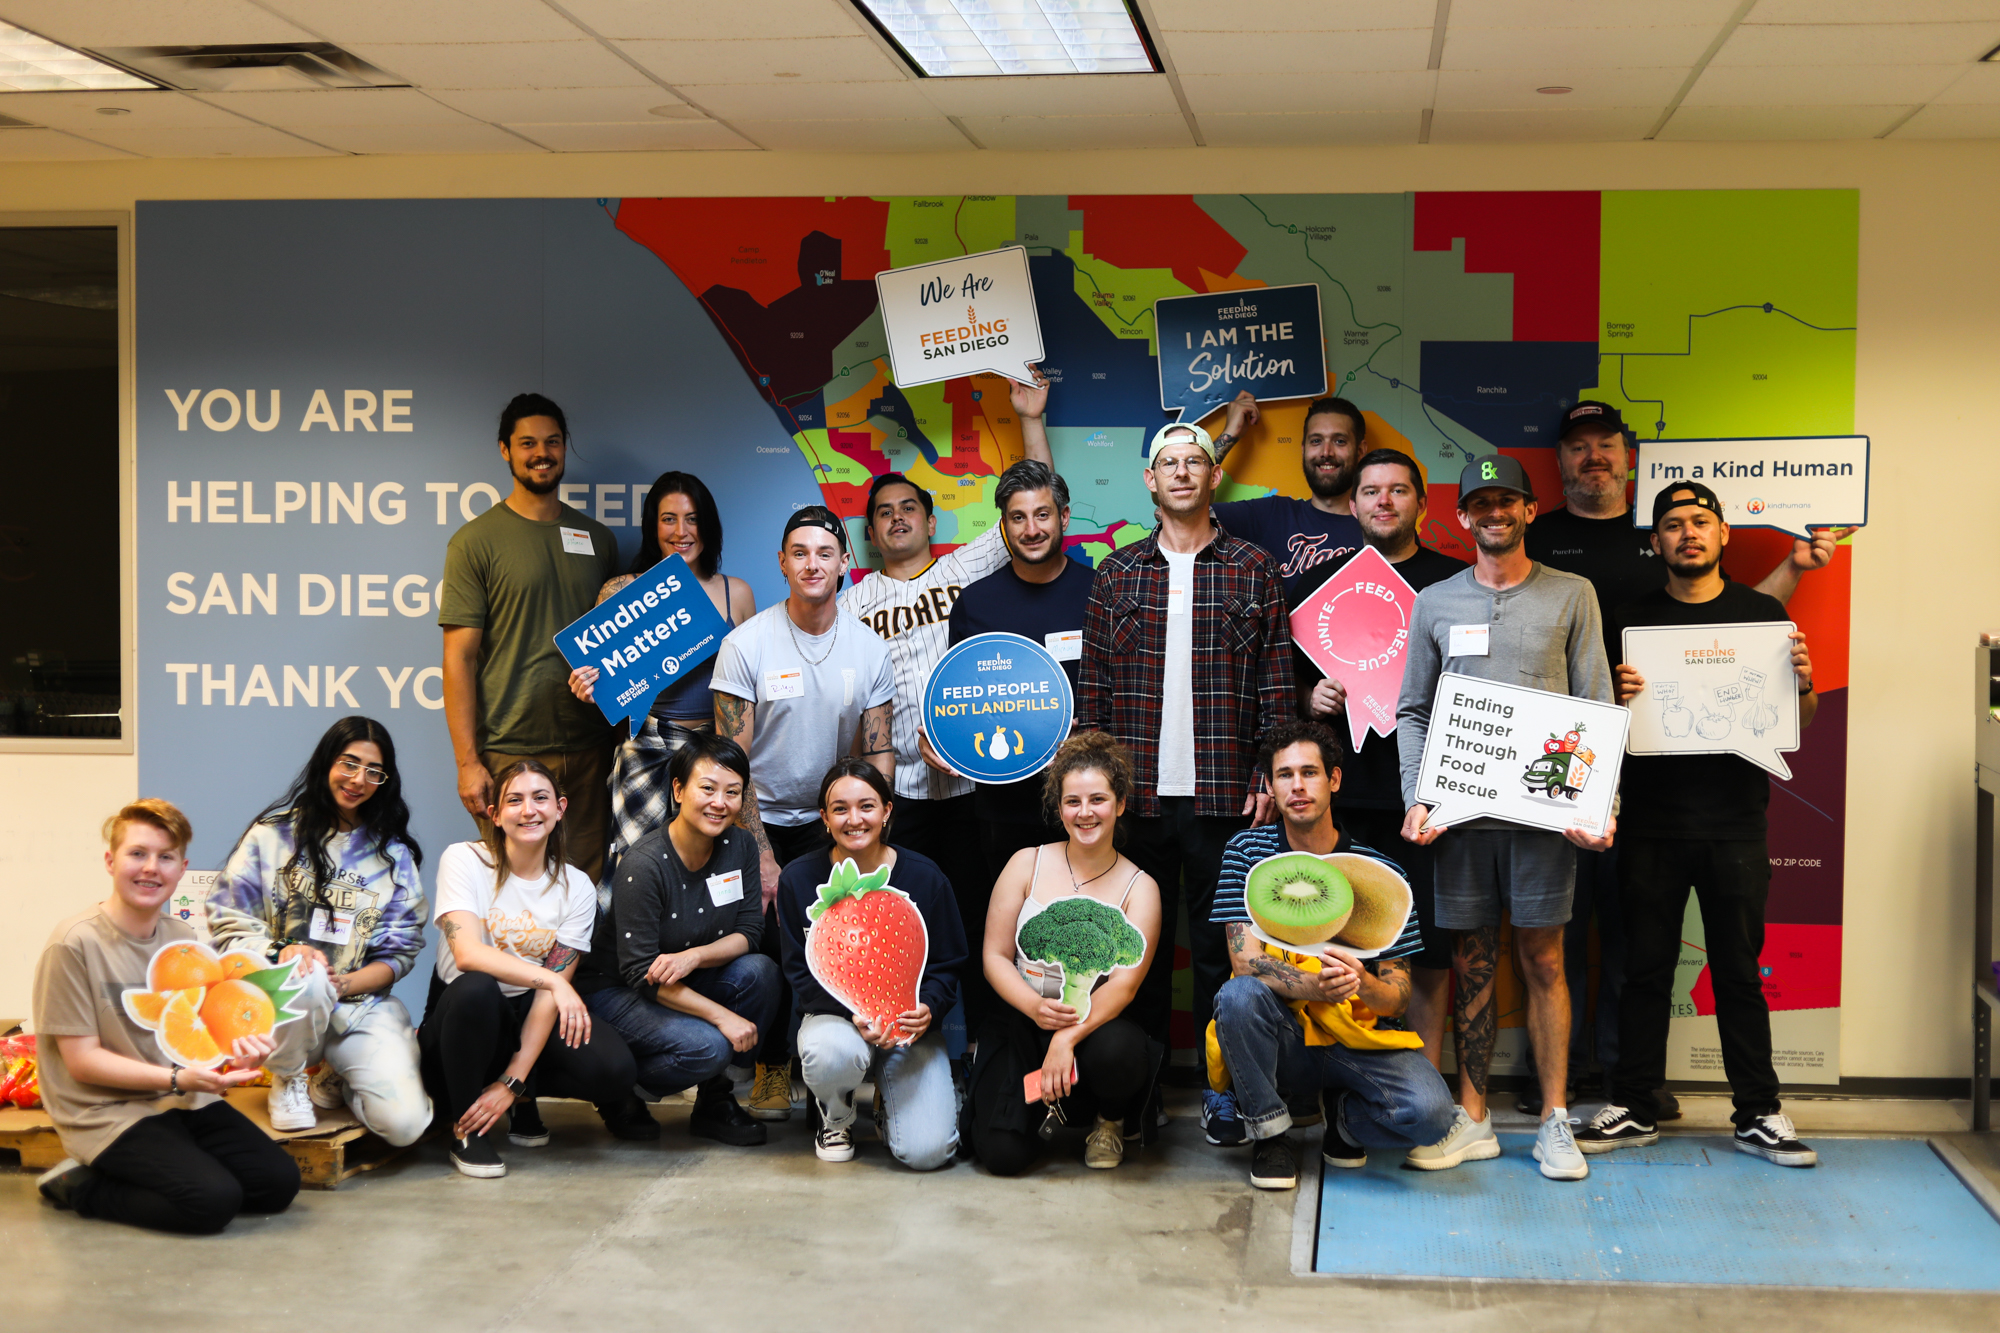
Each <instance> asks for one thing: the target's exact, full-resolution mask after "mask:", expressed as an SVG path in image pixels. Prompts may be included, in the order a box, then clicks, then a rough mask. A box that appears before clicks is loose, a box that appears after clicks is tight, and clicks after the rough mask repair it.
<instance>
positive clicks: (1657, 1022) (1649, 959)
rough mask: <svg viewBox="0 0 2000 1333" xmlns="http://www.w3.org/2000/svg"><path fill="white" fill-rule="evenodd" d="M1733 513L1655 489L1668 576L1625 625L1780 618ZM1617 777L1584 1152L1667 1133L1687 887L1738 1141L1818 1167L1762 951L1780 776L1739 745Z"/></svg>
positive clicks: (1806, 690)
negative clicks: (1794, 1098) (1782, 1069)
mask: <svg viewBox="0 0 2000 1333" xmlns="http://www.w3.org/2000/svg"><path fill="white" fill-rule="evenodd" d="M1728 544H1729V525H1728V524H1727V523H1725V522H1724V521H1723V519H1722V504H1721V502H1720V501H1719V500H1717V498H1716V495H1715V492H1714V491H1711V490H1710V489H1709V488H1708V487H1706V486H1704V485H1702V484H1701V483H1700V482H1680V483H1676V484H1675V485H1674V486H1672V487H1670V488H1668V489H1667V490H1664V491H1661V492H1660V494H1659V496H1658V497H1657V498H1656V499H1655V500H1654V501H1653V547H1654V549H1655V550H1657V551H1658V552H1659V553H1660V558H1661V561H1662V562H1663V563H1664V564H1665V565H1666V569H1667V586H1666V587H1665V588H1663V589H1660V590H1659V591H1656V592H1651V593H1648V594H1646V595H1645V596H1643V597H1640V598H1638V599H1637V600H1635V601H1632V602H1629V603H1627V604H1626V605H1625V606H1624V607H1623V608H1621V609H1620V610H1619V612H1618V613H1617V614H1616V616H1614V617H1613V620H1614V624H1615V626H1616V628H1615V629H1614V631H1613V632H1614V633H1615V634H1619V635H1621V636H1622V633H1623V631H1624V629H1625V628H1626V627H1627V626H1640V625H1646V626H1651V625H1718V624H1721V625H1732V624H1751V623H1756V622H1760V621H1763V622H1768V621H1773V620H1783V619H1784V618H1785V608H1784V607H1783V605H1781V604H1780V603H1779V602H1778V600H1777V599H1776V598H1774V597H1770V596H1767V595H1765V594H1764V593H1761V592H1755V591H1752V590H1751V589H1748V588H1745V587H1744V586H1743V585H1742V584H1740V583H1732V582H1730V580H1729V576H1728V575H1726V574H1724V573H1723V572H1722V570H1721V568H1720V565H1721V561H1722V548H1723V547H1724V546H1727V545H1728ZM1792 672H1793V674H1794V676H1795V677H1796V678H1797V680H1798V691H1799V725H1800V726H1801V727H1803V726H1805V725H1806V724H1807V723H1809V722H1811V721H1812V719H1813V713H1814V711H1815V710H1816V708H1817V706H1818V703H1819V696H1818V695H1816V694H1814V693H1813V686H1812V661H1811V659H1810V658H1809V657H1808V656H1807V654H1806V640H1805V635H1803V634H1800V633H1798V632H1797V631H1794V632H1793V634H1792ZM1616 680H1617V689H1618V701H1619V702H1620V703H1623V704H1629V703H1631V701H1632V700H1633V699H1634V698H1635V697H1636V696H1637V695H1638V694H1639V692H1640V691H1641V690H1643V689H1644V688H1645V685H1646V682H1645V679H1644V677H1642V676H1640V674H1639V673H1638V672H1637V671H1636V670H1634V669H1633V668H1632V667H1630V666H1622V665H1621V666H1620V667H1619V668H1618V669H1617V672H1616ZM1619 790H1620V793H1621V795H1622V797H1623V799H1622V801H1621V802H1620V810H1621V813H1620V814H1619V820H1618V844H1619V847H1620V848H1621V850H1622V855H1621V856H1620V858H1619V876H1618V880H1619V893H1620V897H1621V900H1622V905H1623V907H1624V913H1625V930H1626V955H1625V970H1626V982H1625V997H1624V1004H1623V1007H1622V1009H1621V1011H1620V1014H1619V1050H1618V1064H1617V1068H1616V1072H1615V1073H1614V1074H1613V1076H1612V1080H1611V1085H1612V1086H1611V1104H1610V1105H1609V1106H1607V1107H1605V1108H1604V1110H1602V1111H1600V1112H1599V1113H1598V1114H1597V1115H1596V1116H1594V1117H1592V1119H1591V1121H1590V1123H1589V1124H1587V1125H1585V1126H1584V1127H1583V1129H1582V1130H1580V1131H1579V1132H1578V1133H1577V1136H1576V1146H1577V1147H1579V1148H1581V1149H1582V1150H1583V1151H1584V1152H1586V1153H1603V1152H1610V1151H1612V1150H1613V1149H1616V1148H1625V1147H1639V1146H1643V1145H1645V1144H1649V1143H1655V1142H1657V1141H1658V1140H1659V1137H1660V1131H1659V1108H1658V1106H1657V1096H1656V1092H1655V1090H1656V1089H1657V1088H1659V1086H1660V1084H1661V1083H1662V1082H1664V1081H1665V1078H1666V1069H1667V1027H1668V1022H1669V1018H1670V1012H1671V1008H1672V995H1673V982H1674V967H1675V965H1676V964H1677V963H1678V962H1679V960H1680V943H1681V922H1682V919H1683V918H1684V917H1685V915H1686V913H1687V895H1688V887H1689V886H1690V885H1692V886H1693V888H1694V893H1695V897H1696V899H1697V900H1699V902H1700V903H1701V919H1702V927H1703V930H1704V932H1705V933H1706V936H1707V939H1706V948H1707V951H1708V974H1709V980H1710V981H1711V983H1712V984H1713V986H1714V988H1715V1024H1716V1033H1717V1035H1718V1036H1719V1037H1720V1038H1721V1041H1722V1065H1723V1069H1724V1071H1725V1072H1726V1073H1727V1074H1728V1076H1729V1088H1730V1091H1731V1092H1732V1093H1733V1094H1734V1095H1735V1102H1736V1112H1735V1115H1734V1116H1733V1117H1732V1118H1733V1119H1734V1120H1735V1123H1736V1147H1737V1148H1738V1150H1739V1151H1742V1152H1747V1153H1751V1154H1753V1155H1755V1156H1758V1157H1762V1158H1764V1159H1765V1160H1766V1161H1769V1162H1775V1163H1777V1164H1778V1165H1779V1166H1812V1165H1813V1164H1815V1163H1816V1162H1817V1161H1818V1160H1819V1157H1818V1154H1816V1153H1814V1152H1813V1150H1812V1149H1810V1148H1808V1147H1806V1146H1805V1145H1804V1144H1802V1143H1800V1142H1799V1141H1798V1136H1797V1134H1796V1133H1795V1132H1794V1131H1793V1128H1792V1122H1791V1119H1790V1117H1788V1116H1786V1115H1785V1114H1784V1112H1783V1110H1782V1108H1781V1106H1780V1104H1779V1101H1778V1076H1777V1073H1776V1072H1775V1071H1774V1070H1773V1068H1772V1065H1771V1013H1770V1008H1769V1006H1768V1005H1767V1004H1766V1002H1765V999H1764V981H1763V976H1762V974H1761V972H1760V970H1759V962H1758V960H1759V955H1761V954H1762V953H1763V949H1764V904H1765V900H1766V898H1767V896H1768V894H1769V892H1770V888H1771V859H1770V855H1769V851H1768V848H1767V844H1766V841H1765V832H1766V823H1765V810H1766V808H1767V807H1768V806H1769V804H1770V801H1771V780H1770V778H1768V777H1766V776H1765V774H1764V771H1763V770H1762V769H1760V768H1758V767H1757V766H1756V765H1754V764H1752V763H1750V761H1749V760H1747V759H1744V758H1742V757H1740V756H1738V755H1733V754H1688V755H1636V754H1635V755H1627V756H1626V758H1625V765H1624V770H1623V774H1622V777H1621V779H1620V782H1619Z"/></svg>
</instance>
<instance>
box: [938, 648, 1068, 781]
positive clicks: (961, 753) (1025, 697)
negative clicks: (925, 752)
mask: <svg viewBox="0 0 2000 1333" xmlns="http://www.w3.org/2000/svg"><path fill="white" fill-rule="evenodd" d="M1075 711H1076V698H1075V695H1074V694H1073V693H1072V692H1071V690H1070V687H1069V674H1068V673H1067V672H1065V671H1064V670H1063V669H1062V663H1061V662H1058V661H1057V660H1056V658H1055V654H1053V653H1051V652H1050V651H1049V650H1048V649H1047V648H1044V647H1043V646H1042V645H1041V644H1039V643H1036V642H1035V641H1034V640H1033V639H1030V638H1026V637H1024V636H1022V635H1019V634H999V633H995V634H975V635H973V636H972V637H971V638H969V639H965V640H963V641H962V642H959V643H955V644H953V645H952V646H951V648H950V649H949V650H947V651H946V653H945V655H944V656H943V657H940V658H939V659H938V662H937V665H936V666H934V667H932V668H931V674H930V675H929V676H928V677H926V678H925V680H924V692H923V730H924V735H925V736H927V737H928V738H929V739H930V743H931V749H932V750H934V751H935V752H936V753H937V757H938V758H940V759H942V760H943V761H944V762H945V763H946V764H947V765H948V766H949V767H950V768H951V770H952V771H953V772H954V773H957V774H958V775H959V776H960V777H963V778H971V779H972V780H973V781H974V782H1017V781H1019V780H1020V779H1022V778H1028V777H1033V776H1034V775H1035V774H1037V773H1039V772H1041V771H1042V770H1043V769H1045V768H1047V767H1048V766H1049V760H1051V759H1053V758H1055V756H1056V750H1057V748H1058V747H1059V746H1061V745H1062V743H1063V741H1064V740H1065V739H1067V738H1068V736H1069V726H1070V719H1071V718H1072V717H1073V716H1074V715H1075Z"/></svg>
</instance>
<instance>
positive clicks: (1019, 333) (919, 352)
mask: <svg viewBox="0 0 2000 1333" xmlns="http://www.w3.org/2000/svg"><path fill="white" fill-rule="evenodd" d="M875 294H876V296H877V298H879V301H880V304H881V310H882V331H883V333H884V334H885V335H886V336H887V339H888V343H889V369H890V371H891V373H893V375H894V376H895V380H896V385H897V387H898V388H909V387H911V386H913V385H918V384H935V383H936V382H937V381H939V380H949V379H957V378H959V377H960V376H963V375H981V374H989V373H990V374H994V375H1004V376H1006V377H1007V378H1008V379H1010V380H1018V381H1019V382H1021V383H1022V384H1032V383H1033V382H1034V374H1033V372H1032V371H1031V369H1030V367H1032V366H1033V365H1034V364H1035V363H1036V362H1038V361H1040V360H1041V359H1042V324H1041V320H1040V319H1039V318H1037V317H1036V314H1035V284H1034V280H1033V279H1032V278H1031V277H1030V276H1029V272H1028V252H1027V250H1026V249H1024V248H1023V247H1021V246H1018V245H1013V246H1008V247H1007V248H1005V249H1003V250H988V251H985V252H984V253H981V254H976V255H964V256H961V257H960V258H957V259H940V260H938V261H937V262H935V263H930V264H913V265H911V266H910V267H908V268H892V269H886V270H884V271H883V272H881V273H877V274H876V275H875Z"/></svg>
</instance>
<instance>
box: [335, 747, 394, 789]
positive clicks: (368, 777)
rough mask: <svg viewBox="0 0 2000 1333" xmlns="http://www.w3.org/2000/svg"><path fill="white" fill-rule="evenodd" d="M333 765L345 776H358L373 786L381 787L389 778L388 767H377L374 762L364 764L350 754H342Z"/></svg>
mask: <svg viewBox="0 0 2000 1333" xmlns="http://www.w3.org/2000/svg"><path fill="white" fill-rule="evenodd" d="M333 766H334V768H335V769H336V770H337V771H338V772H339V773H340V776H342V777H344V778H351V777H357V776H358V777H360V779H361V780H362V781H363V782H366V783H367V784H368V785H369V786H371V787H379V786H381V785H382V784H383V783H385V782H387V781H388V780H389V770H388V769H386V768H377V767H375V765H373V764H364V763H362V762H361V761H360V760H359V759H355V758H352V757H350V756H348V755H342V756H340V758H339V759H337V760H335V761H334V765H333Z"/></svg>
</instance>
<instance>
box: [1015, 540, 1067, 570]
mask: <svg viewBox="0 0 2000 1333" xmlns="http://www.w3.org/2000/svg"><path fill="white" fill-rule="evenodd" d="M1064 536H1065V534H1063V533H1060V532H1058V533H1057V534H1056V535H1055V536H1054V538H1053V539H1051V540H1050V542H1049V549H1048V550H1046V551H1044V552H1042V554H1040V555H1028V554H1026V553H1025V552H1023V551H1022V550H1021V548H1020V547H1018V546H1016V547H1013V554H1014V556H1015V558H1016V559H1018V560H1019V561H1020V562H1021V563H1022V564H1024V565H1046V564H1050V563H1052V562H1054V561H1057V560H1067V559H1069V551H1068V550H1067V549H1066V548H1065V547H1064V546H1063V537H1064Z"/></svg>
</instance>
